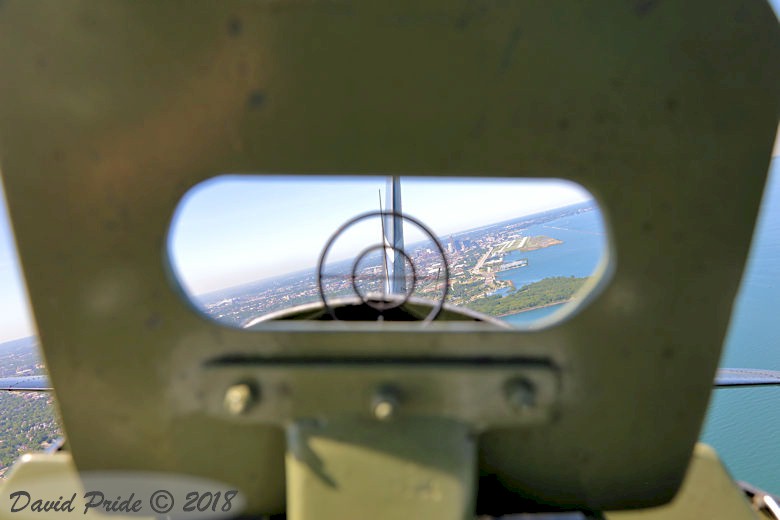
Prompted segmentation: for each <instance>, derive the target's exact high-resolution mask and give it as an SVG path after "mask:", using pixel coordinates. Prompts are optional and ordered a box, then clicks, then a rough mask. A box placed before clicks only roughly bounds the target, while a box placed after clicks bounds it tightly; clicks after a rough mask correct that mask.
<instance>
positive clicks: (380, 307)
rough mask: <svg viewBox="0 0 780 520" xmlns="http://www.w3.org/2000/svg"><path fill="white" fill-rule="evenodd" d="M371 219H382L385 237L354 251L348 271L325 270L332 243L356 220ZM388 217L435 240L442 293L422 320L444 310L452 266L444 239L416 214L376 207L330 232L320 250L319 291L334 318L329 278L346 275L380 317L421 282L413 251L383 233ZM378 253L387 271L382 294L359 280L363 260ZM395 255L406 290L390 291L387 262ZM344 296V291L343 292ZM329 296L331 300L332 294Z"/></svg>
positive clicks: (353, 288)
mask: <svg viewBox="0 0 780 520" xmlns="http://www.w3.org/2000/svg"><path fill="white" fill-rule="evenodd" d="M371 219H382V220H381V221H380V223H381V224H382V230H383V234H382V240H381V241H380V242H376V243H373V244H369V245H367V246H366V247H365V248H364V249H362V250H361V251H360V252H359V253H357V255H355V257H354V261H353V262H352V264H351V265H352V268H351V270H350V272H349V274H344V273H342V274H326V273H325V266H326V264H327V263H328V255H329V254H330V253H331V251H332V249H333V246H334V245H335V244H336V243H337V241H338V240H339V238H340V237H342V236H343V235H344V234H345V232H346V231H347V230H349V229H350V228H352V227H353V226H355V225H356V224H360V223H364V222H367V221H370V220H371ZM386 220H389V221H392V222H397V221H399V220H400V221H401V222H403V223H408V224H411V225H412V226H414V227H416V228H417V229H418V230H420V231H421V232H422V234H423V235H424V236H425V238H426V239H427V240H430V242H431V243H432V244H433V248H434V249H435V250H436V253H437V254H438V255H439V256H440V257H441V268H440V270H439V272H438V273H437V276H436V280H440V281H441V291H440V297H439V298H437V299H436V300H433V301H432V303H433V305H432V308H431V311H430V312H429V313H428V315H427V316H426V317H425V319H424V320H423V322H424V323H428V322H431V321H433V320H435V319H436V318H437V317H438V316H439V314H440V313H441V310H442V308H443V306H444V301H445V300H446V298H447V292H448V290H449V279H450V269H449V265H448V264H447V257H446V255H445V253H444V247H442V245H441V243H440V242H439V240H438V239H437V238H436V235H434V234H433V232H432V231H431V230H430V229H429V228H428V227H427V226H426V225H425V224H423V223H422V222H420V221H419V220H417V219H416V218H414V217H411V216H409V215H404V214H402V213H399V212H396V211H373V212H369V213H364V214H362V215H358V216H356V217H354V218H352V219H350V220H348V221H347V222H345V223H344V224H342V225H341V226H340V227H339V228H338V229H337V230H336V231H335V232H334V233H333V235H331V237H330V238H329V239H328V241H327V243H326V244H325V247H324V248H323V250H322V252H321V253H320V258H319V261H318V262H317V289H318V291H319V294H320V299H321V300H322V304H323V306H324V307H325V309H326V310H327V312H328V314H330V316H331V318H333V319H334V320H338V319H339V318H338V316H337V313H336V312H335V310H334V308H333V306H332V305H331V302H330V301H329V297H328V295H327V294H326V291H327V287H326V286H327V284H326V280H327V279H331V278H333V279H340V280H344V279H345V277H346V278H347V279H348V280H349V283H348V284H346V286H347V287H349V288H350V289H351V291H352V292H353V293H354V294H355V295H356V296H357V297H358V298H359V299H360V301H361V303H363V304H365V305H367V306H369V307H371V308H372V309H374V310H376V311H377V312H378V315H377V316H378V319H381V318H382V316H383V312H385V311H388V310H390V309H394V308H396V307H400V306H402V305H404V304H405V303H406V302H408V301H409V298H410V297H411V296H412V294H413V293H414V291H415V289H416V288H418V287H419V282H420V280H421V278H422V277H421V276H420V273H418V272H417V269H416V266H415V264H414V261H413V259H412V255H411V254H409V253H408V252H407V251H405V250H404V248H403V245H401V246H399V245H398V244H390V243H388V241H387V240H386V236H385V235H384V222H385V221H386ZM377 253H380V255H381V258H382V261H381V262H380V263H381V264H382V270H383V272H384V279H385V283H384V284H383V291H382V292H381V293H380V294H376V293H370V292H368V291H366V290H364V289H362V288H361V286H360V281H361V279H362V278H361V275H360V272H361V263H362V262H363V261H364V260H367V259H369V257H371V256H372V255H375V254H377ZM392 257H394V258H395V259H396V261H399V260H400V262H402V263H403V277H404V281H405V283H403V284H398V285H400V286H401V287H403V291H402V292H399V294H391V293H390V292H389V290H388V285H389V280H390V276H392V275H391V274H390V271H391V269H390V268H389V267H388V262H389V261H391V260H390V258H392ZM343 288H344V287H343V286H342V287H341V289H342V290H343ZM341 296H344V295H343V294H341ZM330 299H331V300H332V299H333V297H331V298H330Z"/></svg>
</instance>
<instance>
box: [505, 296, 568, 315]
mask: <svg viewBox="0 0 780 520" xmlns="http://www.w3.org/2000/svg"><path fill="white" fill-rule="evenodd" d="M571 301H574V298H569V299H568V300H561V301H557V302H552V303H547V304H545V305H537V306H536V307H528V308H527V309H522V310H519V311H513V312H506V313H504V314H499V315H497V316H493V317H494V318H505V317H506V316H514V315H515V314H522V313H524V312H528V311H535V310H536V309H545V308H547V307H552V306H553V305H561V304H562V303H569V302H571Z"/></svg>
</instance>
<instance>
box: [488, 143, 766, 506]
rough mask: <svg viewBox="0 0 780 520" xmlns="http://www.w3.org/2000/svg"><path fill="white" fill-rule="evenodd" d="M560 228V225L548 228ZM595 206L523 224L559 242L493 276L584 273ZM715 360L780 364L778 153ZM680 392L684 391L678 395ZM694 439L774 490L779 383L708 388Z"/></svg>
mask: <svg viewBox="0 0 780 520" xmlns="http://www.w3.org/2000/svg"><path fill="white" fill-rule="evenodd" d="M556 228H564V229H556ZM601 229H602V223H601V218H600V215H599V214H598V212H596V211H593V212H589V213H583V214H579V215H575V216H572V217H567V218H562V219H559V220H556V221H553V222H548V223H546V224H543V225H540V226H534V227H531V228H529V229H528V231H527V233H528V234H532V235H547V236H550V237H553V238H557V239H559V240H563V241H564V243H563V244H561V245H557V246H553V247H549V248H546V249H540V250H537V251H532V252H528V253H521V252H513V253H511V254H510V255H508V258H507V260H514V259H517V258H528V262H529V265H528V267H523V268H519V269H514V270H512V271H506V272H504V273H501V274H500V275H499V276H500V277H501V278H503V279H508V280H512V282H514V284H515V286H516V287H517V288H520V287H522V286H523V285H526V284H529V283H533V282H536V281H539V280H541V279H542V278H546V277H549V276H570V275H574V276H588V275H589V274H591V273H592V272H593V270H594V268H595V267H596V264H597V262H598V260H599V257H600V256H601V254H602V251H604V246H605V237H604V235H599V234H594V233H598V232H599V231H600V230H601ZM561 306H562V305H555V306H551V307H545V308H541V309H535V310H532V311H527V312H522V313H518V314H514V315H510V316H505V317H504V318H502V319H503V320H505V321H507V322H509V323H511V324H513V325H516V326H519V327H524V326H527V325H528V324H530V323H532V322H534V321H536V320H539V319H540V318H543V317H546V316H549V315H551V314H552V313H554V312H555V311H557V310H558V309H560V307H561ZM720 365H721V366H722V367H731V368H766V369H772V370H780V160H778V159H777V158H776V159H775V160H774V161H773V163H772V166H771V168H770V176H769V181H768V184H767V189H766V191H765V193H764V202H763V205H762V208H761V215H760V217H759V222H758V225H757V227H756V233H755V235H754V239H753V244H752V248H751V254H750V259H749V261H748V265H747V269H746V271H745V275H744V276H743V280H742V285H741V288H740V292H739V295H738V297H737V300H736V302H735V308H734V312H733V313H732V316H731V323H730V325H729V332H728V335H727V337H726V343H725V349H724V354H723V357H722V359H721V363H720ZM681 398H684V396H682V397H681ZM701 440H703V441H704V442H706V443H708V444H711V445H712V446H714V447H715V449H716V450H717V451H718V454H719V455H720V457H721V459H722V460H723V461H724V463H725V464H726V466H727V468H728V469H729V471H730V472H731V474H732V476H733V477H734V478H736V479H737V480H744V481H747V482H750V483H751V484H753V485H756V486H758V487H760V488H762V489H764V490H766V491H769V492H771V493H775V494H780V387H764V388H731V389H721V390H715V391H714V392H713V396H712V399H711V402H710V408H709V411H708V415H707V419H706V421H705V423H704V425H703V428H702V435H701Z"/></svg>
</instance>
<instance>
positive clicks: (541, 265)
mask: <svg viewBox="0 0 780 520" xmlns="http://www.w3.org/2000/svg"><path fill="white" fill-rule="evenodd" d="M523 233H524V234H526V235H532V236H535V235H544V236H548V237H551V238H557V239H558V240H562V241H563V244H559V245H556V246H550V247H546V248H544V249H537V250H536V251H527V252H524V251H512V252H511V253H509V254H508V255H507V256H506V257H505V258H504V261H505V262H511V261H513V260H519V259H521V258H527V259H528V265H527V266H526V267H518V268H517V269H512V270H510V271H503V272H501V273H499V274H498V278H500V279H502V280H510V281H512V283H514V284H515V287H516V288H517V289H520V288H521V287H522V286H524V285H528V284H529V283H534V282H538V281H539V280H542V279H544V278H549V277H551V276H589V275H591V274H592V273H593V271H594V270H595V269H596V265H597V264H598V262H599V259H600V258H601V256H602V255H603V254H604V252H605V251H606V244H607V237H606V235H605V234H604V221H603V219H602V217H601V212H599V211H597V210H596V211H588V212H586V213H580V214H578V215H572V216H569V217H563V218H559V219H557V220H553V221H551V222H546V223H544V224H540V225H537V226H531V227H529V228H528V229H527V230H525V231H524V232H523Z"/></svg>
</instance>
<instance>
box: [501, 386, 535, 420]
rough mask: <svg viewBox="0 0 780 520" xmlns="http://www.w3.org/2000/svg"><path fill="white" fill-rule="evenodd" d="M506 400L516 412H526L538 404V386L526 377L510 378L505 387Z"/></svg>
mask: <svg viewBox="0 0 780 520" xmlns="http://www.w3.org/2000/svg"><path fill="white" fill-rule="evenodd" d="M504 393H505V396H506V400H507V402H508V403H509V406H511V407H512V408H513V409H514V410H515V411H516V412H526V411H528V410H530V409H531V408H533V407H534V406H536V388H535V387H534V384H533V383H532V382H531V381H529V380H528V379H525V378H521V377H519V378H515V379H510V380H509V381H508V382H507V383H506V386H505V387H504Z"/></svg>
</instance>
